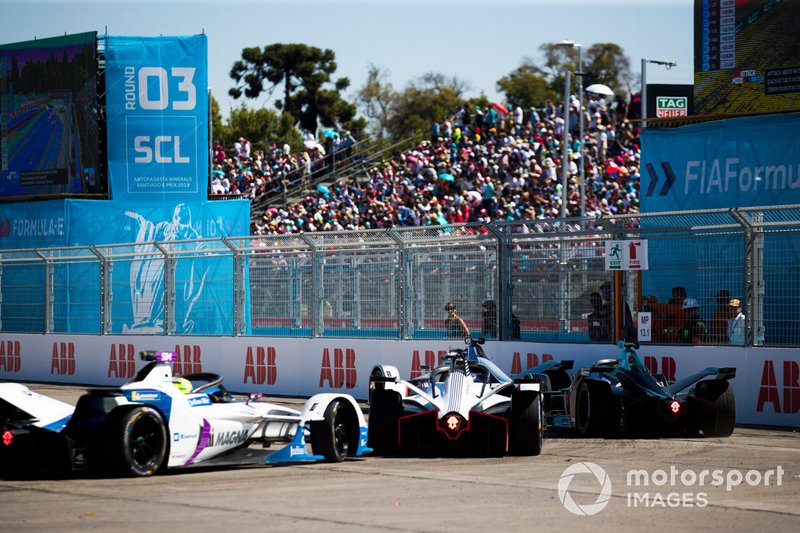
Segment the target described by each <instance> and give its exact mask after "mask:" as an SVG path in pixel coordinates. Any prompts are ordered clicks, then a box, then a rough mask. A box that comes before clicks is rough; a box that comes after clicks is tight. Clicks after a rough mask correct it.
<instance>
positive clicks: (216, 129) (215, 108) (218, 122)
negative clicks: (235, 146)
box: [211, 95, 229, 143]
mask: <svg viewBox="0 0 800 533" xmlns="http://www.w3.org/2000/svg"><path fill="white" fill-rule="evenodd" d="M211 135H212V137H213V138H212V139H211V140H212V141H213V142H215V143H216V142H222V143H224V142H227V139H228V137H229V135H228V132H227V131H226V127H225V124H224V123H223V122H222V113H220V110H219V102H218V101H217V99H216V98H214V96H213V95H212V96H211Z"/></svg>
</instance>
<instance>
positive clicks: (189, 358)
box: [172, 344, 203, 376]
mask: <svg viewBox="0 0 800 533" xmlns="http://www.w3.org/2000/svg"><path fill="white" fill-rule="evenodd" d="M181 348H183V349H181ZM202 359H203V352H202V350H200V346H198V345H197V344H184V345H183V346H181V345H180V344H176V345H175V362H174V363H173V364H172V373H173V374H175V375H176V376H177V375H183V374H191V373H193V372H202V371H203V361H202Z"/></svg>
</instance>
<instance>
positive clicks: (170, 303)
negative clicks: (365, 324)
mask: <svg viewBox="0 0 800 533" xmlns="http://www.w3.org/2000/svg"><path fill="white" fill-rule="evenodd" d="M153 246H155V247H156V249H158V251H159V252H161V254H162V255H163V256H164V335H172V334H173V333H175V329H176V324H175V258H174V257H173V256H172V254H170V253H169V250H167V249H166V248H164V247H163V246H162V245H161V244H160V243H158V242H154V243H153Z"/></svg>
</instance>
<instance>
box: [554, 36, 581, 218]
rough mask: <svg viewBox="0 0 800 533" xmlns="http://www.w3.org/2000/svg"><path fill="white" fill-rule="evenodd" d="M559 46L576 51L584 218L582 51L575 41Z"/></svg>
mask: <svg viewBox="0 0 800 533" xmlns="http://www.w3.org/2000/svg"><path fill="white" fill-rule="evenodd" d="M559 46H566V47H569V48H577V49H578V72H576V73H575V75H576V76H578V78H579V79H580V82H579V83H578V102H580V109H579V110H578V143H579V144H578V146H580V148H579V150H580V152H579V154H580V165H581V166H580V188H581V217H585V216H586V163H585V161H584V160H583V148H584V147H583V113H584V109H583V49H582V48H581V45H580V43H576V42H575V41H570V40H568V39H567V40H563V41H561V42H560V43H559Z"/></svg>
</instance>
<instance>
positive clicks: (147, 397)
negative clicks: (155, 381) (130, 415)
mask: <svg viewBox="0 0 800 533" xmlns="http://www.w3.org/2000/svg"><path fill="white" fill-rule="evenodd" d="M160 399H161V393H160V392H158V391H136V390H135V391H133V392H131V400H133V401H134V402H153V401H158V400H160Z"/></svg>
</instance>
